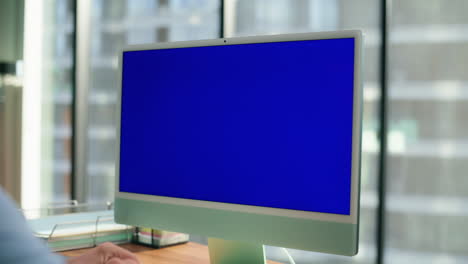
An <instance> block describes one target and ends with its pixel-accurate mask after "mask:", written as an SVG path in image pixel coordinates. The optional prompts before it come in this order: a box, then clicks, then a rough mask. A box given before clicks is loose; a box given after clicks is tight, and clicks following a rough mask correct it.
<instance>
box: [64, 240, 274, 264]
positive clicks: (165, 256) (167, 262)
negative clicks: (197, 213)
mask: <svg viewBox="0 0 468 264" xmlns="http://www.w3.org/2000/svg"><path fill="white" fill-rule="evenodd" d="M119 246H121V247H123V248H125V249H127V250H129V251H131V252H133V253H135V254H136V255H137V257H138V259H139V260H140V261H141V262H142V263H143V264H152V263H154V264H189V263H190V264H208V263H210V257H209V255H208V247H207V246H205V245H201V244H198V243H194V242H188V243H186V244H182V245H176V246H170V247H166V248H161V249H154V248H150V247H146V246H142V245H137V244H123V245H119ZM87 250H89V249H87V248H84V249H76V250H69V251H63V252H58V253H59V254H61V255H63V256H67V257H74V256H79V255H81V254H83V253H84V252H86V251H87ZM268 264H280V263H279V262H274V261H270V260H269V261H268Z"/></svg>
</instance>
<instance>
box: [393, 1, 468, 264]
mask: <svg viewBox="0 0 468 264" xmlns="http://www.w3.org/2000/svg"><path fill="white" fill-rule="evenodd" d="M464 10H468V2H467V1H462V0H459V1H442V0H430V1H423V0H416V1H404V0H398V1H392V15H391V20H390V22H391V23H390V28H389V40H390V43H389V44H390V45H389V72H388V76H389V88H390V93H389V102H388V107H389V110H390V113H389V121H388V122H389V131H388V140H389V146H388V147H389V149H388V150H389V154H388V161H387V164H388V165H387V169H388V171H387V180H386V182H387V213H386V217H387V220H386V223H387V226H386V235H385V237H386V246H387V248H386V253H385V256H386V262H388V263H466V262H467V261H468V253H467V251H466V249H467V247H466V245H467V242H466V238H467V237H468V228H467V227H468V225H467V223H468V205H467V202H468V189H467V188H466V186H467V185H468V178H467V177H466V172H467V171H468V152H467V149H468V123H467V122H466V116H467V115H468V101H467V100H468V75H467V73H466V72H467V71H466V70H467V67H466V62H467V60H468V38H467V37H466V36H467V32H468V31H467V28H468V17H467V16H466V12H464Z"/></svg>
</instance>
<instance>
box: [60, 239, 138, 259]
mask: <svg viewBox="0 0 468 264" xmlns="http://www.w3.org/2000/svg"><path fill="white" fill-rule="evenodd" d="M82 263H86V264H140V261H139V260H138V259H137V257H136V256H135V255H134V254H133V253H131V252H130V251H128V250H125V249H123V248H121V247H119V246H116V245H114V244H112V243H103V244H100V245H99V246H97V247H95V248H93V249H90V250H88V251H87V252H86V253H84V254H83V255H81V256H77V257H72V258H69V259H68V261H67V264H82Z"/></svg>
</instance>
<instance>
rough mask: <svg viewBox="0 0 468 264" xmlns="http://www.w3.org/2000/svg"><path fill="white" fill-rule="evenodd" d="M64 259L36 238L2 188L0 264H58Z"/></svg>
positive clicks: (0, 200) (0, 199) (0, 195)
mask: <svg viewBox="0 0 468 264" xmlns="http://www.w3.org/2000/svg"><path fill="white" fill-rule="evenodd" d="M63 262H64V258H62V257H60V256H57V255H54V254H52V253H51V252H50V251H49V249H48V248H47V246H46V244H45V243H44V242H43V241H40V240H39V239H38V238H36V237H34V236H33V234H32V231H31V230H30V228H29V226H28V225H27V223H26V219H25V218H24V216H23V215H22V214H21V213H20V212H19V211H18V209H17V208H16V207H15V204H14V202H13V201H12V200H11V199H10V197H8V196H7V195H6V194H5V193H4V192H3V190H2V189H1V188H0V263H18V264H33V263H34V264H36V263H37V264H46V263H47V264H58V263H63Z"/></svg>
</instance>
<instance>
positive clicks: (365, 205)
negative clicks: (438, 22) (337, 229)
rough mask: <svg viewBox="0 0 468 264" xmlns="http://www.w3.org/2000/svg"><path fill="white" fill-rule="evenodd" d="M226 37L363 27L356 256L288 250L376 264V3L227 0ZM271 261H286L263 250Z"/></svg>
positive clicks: (303, 256)
mask: <svg viewBox="0 0 468 264" xmlns="http://www.w3.org/2000/svg"><path fill="white" fill-rule="evenodd" d="M226 8H227V14H226V20H227V21H226V33H227V37H230V36H247V35H265V34H279V33H297V32H315V31H327V30H342V29H361V30H362V31H363V33H364V35H365V37H364V62H363V65H364V68H363V73H364V124H363V126H364V132H363V152H364V153H363V157H362V176H361V177H362V180H361V182H362V192H361V226H360V246H359V254H358V255H357V256H356V257H353V258H349V257H339V256H333V255H328V254H319V253H312V252H306V251H299V250H291V253H292V255H293V257H294V259H295V261H296V263H313V262H319V263H374V261H375V256H376V252H375V236H376V234H375V229H376V228H375V224H376V223H375V219H376V215H375V214H376V210H375V209H376V206H377V195H376V180H377V160H378V141H377V137H376V130H377V126H378V121H377V114H378V100H379V97H380V94H379V91H380V87H379V84H378V79H379V76H378V70H379V52H380V48H381V46H380V35H379V34H380V31H379V16H378V14H379V9H380V6H379V1H373V0H358V1H357V0H356V1H346V0H296V1H288V0H238V1H229V0H228V1H226ZM267 255H268V257H269V258H272V259H274V260H278V261H282V262H288V259H287V258H286V256H285V255H284V253H283V252H282V251H280V250H279V249H278V248H275V247H268V248H267Z"/></svg>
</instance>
